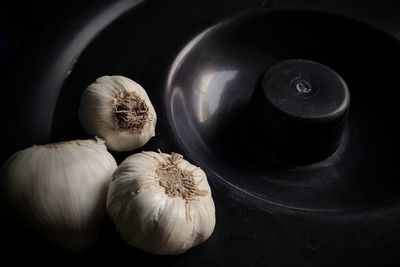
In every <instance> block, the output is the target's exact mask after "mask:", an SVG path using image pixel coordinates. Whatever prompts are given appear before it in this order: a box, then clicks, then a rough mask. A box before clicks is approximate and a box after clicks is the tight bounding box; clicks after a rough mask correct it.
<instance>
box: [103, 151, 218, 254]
mask: <svg viewBox="0 0 400 267" xmlns="http://www.w3.org/2000/svg"><path fill="white" fill-rule="evenodd" d="M107 211H108V214H109V215H110V217H111V219H112V220H113V221H114V223H115V224H116V227H117V231H118V232H119V233H120V236H121V238H122V239H123V240H125V241H126V242H127V243H128V244H129V245H131V246H134V247H137V248H140V249H143V250H145V251H148V252H151V253H155V254H169V255H177V254H181V253H183V252H185V251H187V250H188V249H190V248H191V247H193V246H196V245H198V244H200V243H202V242H204V241H205V240H207V239H208V238H209V237H210V235H211V234H212V232H213V230H214V227H215V206H214V202H213V199H212V197H211V189H210V187H209V185H208V182H207V177H206V174H205V173H204V172H203V171H202V170H201V169H200V168H198V167H196V166H194V165H192V164H190V163H189V162H187V161H186V160H184V159H183V158H182V156H180V155H178V154H175V153H173V154H172V155H168V154H164V153H160V154H159V153H155V152H142V153H138V154H134V155H132V156H130V157H128V158H127V159H126V160H125V161H124V162H123V163H121V165H120V166H119V167H118V168H117V170H116V171H115V173H114V176H113V179H112V181H111V183H110V187H109V191H108V196H107Z"/></svg>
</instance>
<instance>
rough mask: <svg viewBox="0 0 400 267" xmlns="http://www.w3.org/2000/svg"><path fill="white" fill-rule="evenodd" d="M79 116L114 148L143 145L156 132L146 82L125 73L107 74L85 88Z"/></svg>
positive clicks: (90, 131) (88, 130)
mask: <svg viewBox="0 0 400 267" xmlns="http://www.w3.org/2000/svg"><path fill="white" fill-rule="evenodd" d="M79 120H80V122H81V125H82V128H83V129H84V130H85V132H86V133H87V134H89V135H91V136H100V137H102V138H104V139H105V140H106V145H107V147H108V148H109V149H111V150H114V151H130V150H134V149H137V148H139V147H142V146H143V145H144V144H146V143H147V142H148V141H149V140H150V138H152V137H153V136H155V126H156V121H157V115H156V112H155V110H154V107H153V105H152V103H151V101H150V99H149V97H148V95H147V93H146V91H145V90H144V89H143V87H142V86H140V85H139V84H138V83H136V82H134V81H132V80H131V79H128V78H126V77H123V76H103V77H100V78H98V79H97V80H96V81H95V82H94V83H92V84H91V85H89V87H88V88H86V89H85V90H84V92H83V93H82V97H81V103H80V107H79Z"/></svg>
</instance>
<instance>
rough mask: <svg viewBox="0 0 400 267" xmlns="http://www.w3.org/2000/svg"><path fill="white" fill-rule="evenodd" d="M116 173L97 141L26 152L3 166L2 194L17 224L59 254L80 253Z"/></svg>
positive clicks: (99, 216)
mask: <svg viewBox="0 0 400 267" xmlns="http://www.w3.org/2000/svg"><path fill="white" fill-rule="evenodd" d="M116 168H117V164H116V162H115V160H114V158H113V156H112V155H111V154H110V153H109V152H108V151H107V148H106V146H105V144H104V141H103V140H100V139H96V140H76V141H70V142H63V143H54V144H49V145H43V146H32V147H30V148H27V149H24V150H21V151H19V152H17V153H15V154H14V155H13V156H11V158H10V159H9V160H8V161H7V162H6V163H5V165H4V167H3V169H2V190H4V192H3V193H4V195H5V198H6V202H7V204H8V206H9V207H10V208H11V209H12V211H13V212H14V213H15V215H16V216H17V217H18V219H20V220H21V221H22V222H23V223H25V224H27V225H28V226H30V227H32V228H33V229H34V230H36V231H37V232H38V233H39V235H41V236H42V237H43V238H45V239H47V240H49V241H50V242H52V243H54V244H56V245H58V246H59V247H61V248H62V249H64V250H68V251H82V250H85V249H87V248H88V247H89V246H90V245H92V244H93V243H94V242H95V240H96V237H97V232H98V229H99V226H100V224H101V223H102V221H103V219H104V218H105V216H106V196H107V189H108V184H109V181H110V180H111V177H112V175H113V173H114V171H115V169H116Z"/></svg>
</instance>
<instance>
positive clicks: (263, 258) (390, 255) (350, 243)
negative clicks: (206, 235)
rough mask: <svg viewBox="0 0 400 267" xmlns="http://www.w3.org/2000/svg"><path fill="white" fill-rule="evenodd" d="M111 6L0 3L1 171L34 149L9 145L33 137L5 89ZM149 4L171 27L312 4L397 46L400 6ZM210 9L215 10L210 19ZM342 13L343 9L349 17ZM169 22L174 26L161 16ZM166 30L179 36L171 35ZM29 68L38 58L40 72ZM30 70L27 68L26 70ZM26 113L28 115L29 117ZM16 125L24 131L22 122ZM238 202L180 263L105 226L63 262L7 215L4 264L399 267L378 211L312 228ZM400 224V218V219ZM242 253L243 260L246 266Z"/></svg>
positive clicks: (227, 199) (394, 240)
mask: <svg viewBox="0 0 400 267" xmlns="http://www.w3.org/2000/svg"><path fill="white" fill-rule="evenodd" d="M109 2H111V1H1V3H0V79H1V80H0V81H1V82H0V90H1V91H0V93H1V94H2V100H3V103H2V104H1V107H0V111H2V113H1V117H0V119H1V120H2V121H4V122H6V123H5V124H4V125H3V126H2V127H0V129H1V131H2V133H1V137H2V141H1V143H0V144H1V147H2V149H1V153H0V163H3V161H4V160H5V159H7V158H8V157H9V156H10V155H11V154H12V153H13V152H15V151H16V150H18V149H22V148H23V147H26V146H28V145H31V144H32V140H29V139H23V140H20V142H19V141H15V140H13V141H11V142H10V140H12V139H13V138H18V136H19V135H18V133H17V132H18V131H29V129H24V128H23V127H22V128H21V129H18V130H16V129H14V128H11V129H10V125H13V124H12V123H11V122H12V120H13V113H14V112H15V111H13V106H12V105H10V104H9V102H11V103H12V101H8V98H9V97H11V96H12V97H16V95H15V94H14V93H13V92H8V90H13V89H12V87H11V86H9V85H11V83H12V82H13V81H15V80H16V79H18V78H20V79H21V80H22V81H24V80H25V77H27V76H32V75H36V74H37V75H40V71H41V66H42V62H43V61H46V60H49V57H51V56H49V55H56V54H53V53H55V51H52V50H51V47H52V42H53V40H54V43H55V46H56V45H57V46H58V47H60V46H59V42H60V40H62V38H61V39H60V36H62V35H63V31H66V29H68V32H69V33H70V32H73V31H74V30H75V28H74V27H79V25H81V23H82V21H83V20H84V18H85V17H86V16H89V15H90V14H92V13H94V12H96V11H97V10H100V9H101V8H102V7H104V6H107V5H109ZM152 2H153V3H155V4H154V5H155V6H157V5H158V6H161V9H164V10H161V9H160V10H154V12H156V13H157V12H158V13H160V14H161V13H163V11H165V13H169V14H170V16H171V19H173V18H175V19H176V18H177V17H179V10H180V8H181V6H182V9H183V10H185V8H186V9H188V8H189V6H191V5H192V3H193V6H194V7H193V8H198V9H199V12H201V11H203V12H208V13H210V14H211V15H210V14H209V16H210V17H212V16H215V17H218V16H225V15H227V14H229V13H230V12H235V11H239V10H241V9H242V8H246V7H247V6H248V5H250V4H248V3H252V4H254V5H256V4H258V5H260V6H264V7H278V6H280V5H282V6H285V7H298V6H302V4H304V3H307V4H309V5H316V6H319V7H320V8H321V7H323V8H327V9H329V10H331V11H337V12H338V13H341V14H351V15H352V16H353V17H356V18H357V19H358V20H359V21H363V22H366V23H369V24H373V25H374V26H375V27H377V28H379V29H381V30H383V31H385V32H387V33H390V34H391V35H393V36H396V37H397V38H400V19H399V16H400V1H395V0H385V1H382V0H379V1H362V0H353V1H348V0H347V1H346V0H336V1H334V0H327V1H321V0H319V1H317V0H314V1H313V0H307V1H279V0H272V1H271V0H270V1H261V0H260V1H253V0H248V1H244V0H242V1H239V0H234V1H208V0H206V1H166V0H164V3H165V4H161V3H163V1H152ZM183 2H186V3H183ZM200 2H204V4H200ZM168 3H172V4H171V5H169V4H168ZM207 5H208V6H209V7H211V6H213V8H211V9H210V8H208V9H207V8H206V6H207ZM344 6H346V8H343V7H344ZM163 17H164V18H166V17H168V16H167V15H163ZM144 19H145V18H144ZM195 20H196V24H194V25H189V26H186V27H187V28H188V29H189V28H190V27H192V28H193V29H195V30H200V29H202V28H204V27H205V26H207V23H209V21H203V20H202V19H201V13H199V14H198V18H196V19H195ZM169 30H170V31H171V32H173V29H169ZM32 54H36V57H32ZM41 57H43V61H42V60H41ZM32 58H35V61H34V62H32ZM27 59H29V60H27ZM26 61H28V62H29V64H25V62H26ZM26 81H27V84H26V87H27V88H29V87H30V84H29V81H30V79H26ZM19 112H21V111H19ZM22 112H29V109H28V108H27V110H23V111H22ZM13 123H15V122H13ZM16 124H19V125H23V123H21V122H17V123H16ZM28 135H29V133H25V136H28ZM21 136H24V135H21ZM217 192H218V191H217ZM240 197H241V196H238V195H237V194H236V193H232V192H228V193H227V194H226V195H225V196H222V195H219V196H216V203H218V204H217V208H218V207H219V208H220V211H219V213H218V214H217V216H218V217H217V221H218V224H219V228H217V229H216V231H215V233H214V235H213V237H212V238H211V239H210V241H209V243H208V245H207V246H200V247H198V248H195V249H193V250H190V251H189V252H188V253H186V254H185V255H183V256H181V257H156V256H153V255H148V254H146V253H142V252H139V251H137V250H135V249H132V248H130V247H128V246H126V245H125V244H124V243H123V242H122V241H121V240H120V239H119V238H118V236H117V235H116V234H115V233H114V232H113V231H112V229H113V227H112V224H111V223H110V222H108V221H107V222H106V223H105V224H104V231H103V234H102V236H101V237H100V240H102V241H101V242H100V243H99V244H98V245H97V247H95V248H93V249H92V250H91V251H89V252H88V253H87V254H85V255H76V254H68V253H62V252H60V251H58V250H57V249H56V248H54V247H53V246H51V245H49V244H47V243H46V242H44V241H41V240H40V239H38V238H37V237H35V236H34V235H33V234H32V233H31V232H30V231H28V230H26V229H25V228H24V227H22V226H20V225H19V224H18V223H17V222H15V221H14V220H12V219H10V217H9V215H8V214H7V213H2V216H1V220H2V223H1V224H0V227H1V228H0V231H3V234H2V237H1V240H0V246H1V250H0V264H1V265H3V266H8V265H11V264H12V262H14V263H16V264H23V265H29V264H31V263H32V264H38V263H39V264H44V265H47V264H53V265H54V264H56V265H65V266H71V265H74V266H76V265H84V264H90V265H99V264H122V263H124V262H126V263H128V264H129V265H135V264H136V265H137V264H140V263H139V262H140V261H145V262H144V263H162V264H163V265H179V266H188V265H195V266H204V265H205V264H209V263H210V262H211V263H213V265H215V266H221V265H225V266H227V265H229V266H262V265H267V266H297V265H302V266H312V265H314V266H321V264H322V263H323V265H324V266H355V265H357V263H358V262H359V261H360V262H362V265H363V266H368V265H370V266H388V265H390V264H392V265H394V266H398V264H399V256H397V255H398V249H399V248H400V246H399V240H400V234H399V232H400V231H399V228H400V227H398V225H400V224H397V225H396V220H391V221H387V220H386V218H385V216H389V215H390V214H391V212H389V211H387V210H382V211H377V214H371V215H370V217H369V216H366V217H363V216H360V217H357V216H349V217H348V218H346V217H343V218H331V217H323V216H322V218H320V217H318V218H316V217H312V216H311V217H309V216H308V215H307V214H300V213H296V212H292V211H282V210H276V209H274V208H271V209H269V210H268V211H267V212H265V210H262V209H259V208H258V206H257V205H253V204H251V205H250V204H249V205H247V204H243V202H242V201H241V198H240ZM221 208H224V210H222V209H221ZM392 215H393V214H392ZM398 215H399V214H398V211H397V213H396V216H398ZM350 217H351V218H350ZM333 221H335V222H334V223H333ZM397 222H400V220H397ZM354 225H356V227H354ZM338 229H339V230H338ZM255 233H258V234H257V235H256V234H255ZM104 240H106V242H105V241H104ZM270 240H271V242H270ZM244 251H245V252H246V253H243V255H245V256H241V255H240V254H241V253H242V252H244ZM233 253H237V255H233ZM363 255H365V258H363ZM231 258H232V259H235V260H231ZM2 261H3V262H2ZM1 262H2V263H1Z"/></svg>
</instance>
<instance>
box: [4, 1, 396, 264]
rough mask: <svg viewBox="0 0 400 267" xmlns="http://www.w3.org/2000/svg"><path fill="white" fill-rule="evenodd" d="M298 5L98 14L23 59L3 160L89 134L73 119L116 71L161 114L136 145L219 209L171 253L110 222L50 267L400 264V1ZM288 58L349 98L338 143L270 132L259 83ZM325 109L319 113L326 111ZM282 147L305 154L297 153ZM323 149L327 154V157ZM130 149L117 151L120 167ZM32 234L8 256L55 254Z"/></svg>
mask: <svg viewBox="0 0 400 267" xmlns="http://www.w3.org/2000/svg"><path fill="white" fill-rule="evenodd" d="M298 2H299V1H289V0H287V1H238V0H236V1H219V2H218V3H214V2H213V1H202V2H201V3H193V2H190V3H189V1H179V0H173V1H145V2H140V1H137V2H135V1H119V2H114V3H111V4H101V5H100V4H99V5H98V6H97V7H96V8H94V9H91V10H90V12H89V11H88V12H87V13H84V12H82V13H84V15H83V14H82V16H79V17H77V18H76V19H74V20H71V21H68V22H66V25H65V31H62V30H60V29H59V30H58V32H53V33H51V34H49V35H47V36H44V37H43V38H42V39H41V40H38V42H37V44H36V45H34V46H32V47H31V48H30V50H29V51H27V52H26V56H25V57H24V58H23V60H22V61H21V62H19V63H18V64H17V67H18V69H17V70H15V71H14V74H15V76H14V77H11V78H10V81H11V82H10V84H9V88H12V90H10V91H9V92H10V93H8V95H7V99H9V105H7V107H6V108H5V109H7V110H9V109H10V108H11V107H12V110H13V111H14V112H13V113H11V114H10V117H9V121H8V124H9V125H10V131H9V132H8V133H6V134H9V136H8V138H7V143H6V144H4V147H5V151H6V152H7V153H8V155H9V154H10V153H12V152H14V151H16V150H17V149H21V148H23V147H26V146H30V145H32V144H34V143H36V144H38V143H47V142H50V141H58V140H69V139H74V138H85V134H84V133H83V131H82V129H81V128H80V125H79V122H78V120H77V116H76V114H77V110H78V106H79V99H80V94H81V92H82V91H83V90H84V89H85V88H86V87H87V86H88V85H89V84H90V83H91V82H92V81H94V80H95V79H96V78H97V77H99V76H102V75H124V76H127V77H129V78H131V79H133V80H135V81H137V82H139V83H140V84H142V85H143V87H144V88H146V89H147V91H148V93H149V96H150V98H151V100H152V102H153V103H154V105H155V108H156V111H157V115H158V117H159V120H158V124H157V129H156V132H157V135H156V137H154V138H153V139H152V140H151V141H150V142H149V143H148V144H147V145H146V146H145V147H144V148H143V149H140V150H156V149H161V150H162V151H165V152H172V151H174V152H179V153H181V154H183V155H184V157H185V158H187V159H188V160H190V161H192V162H193V163H195V164H197V165H199V166H201V167H202V168H203V169H204V170H205V171H206V173H207V175H208V177H209V181H210V184H211V186H212V189H213V196H214V199H215V204H216V210H217V225H216V229H215V232H214V233H213V235H212V236H211V238H210V239H209V240H208V241H207V242H206V243H204V244H202V245H200V246H198V247H196V248H193V249H191V250H190V251H189V252H187V253H186V254H184V255H182V256H179V257H159V256H155V255H150V254H146V253H143V252H141V251H139V250H136V249H134V248H130V247H128V246H127V245H125V244H124V243H123V242H122V241H121V240H120V239H119V238H118V235H117V233H115V232H112V225H111V224H109V225H106V226H105V227H104V230H103V232H102V235H101V237H100V239H99V241H98V244H97V245H96V246H95V247H94V248H93V249H92V250H91V251H90V252H89V253H87V254H85V255H81V256H76V255H75V256H73V255H66V254H63V253H61V252H54V254H53V256H51V257H50V258H51V259H53V258H54V259H59V258H64V259H65V258H67V257H70V256H71V257H70V258H69V259H73V260H79V261H83V262H86V261H90V262H102V263H104V262H110V263H115V262H119V261H128V260H129V259H131V258H136V259H141V260H148V261H150V262H164V263H165V264H174V265H176V266H186V265H188V264H189V263H190V264H192V265H194V266H204V265H205V264H208V265H215V266H216V265H234V266H237V265H245V266H249V265H251V266H253V265H254V266H257V265H272V266H275V265H278V266H286V265H304V266H323V265H324V266H326V265H332V264H333V265H335V266H337V265H355V264H363V265H381V264H387V263H399V262H398V258H397V251H398V249H399V248H400V229H399V228H398V227H397V225H398V224H399V223H400V203H399V202H398V200H399V196H400V182H399V180H398V171H397V168H396V165H395V164H396V157H395V155H396V152H397V151H398V147H399V146H398V138H397V137H398V136H399V133H398V128H397V127H396V121H397V105H396V104H397V102H398V100H397V97H396V96H397V94H396V93H397V87H398V83H399V81H398V77H399V75H398V72H399V68H396V67H394V66H396V65H397V64H398V62H400V43H399V38H400V36H399V31H398V29H400V17H398V16H397V14H398V12H400V6H399V4H395V3H394V1H392V2H391V1H387V2H391V4H392V5H390V4H387V5H384V4H380V1H372V3H371V4H370V5H369V6H364V5H363V1H353V2H352V3H347V2H346V1H324V2H323V3H322V2H321V3H319V1H308V3H298ZM71 25H72V26H73V27H71ZM67 29H69V30H67ZM71 29H74V30H71ZM293 60H294V61H295V62H298V60H301V61H302V62H315V64H318V66H324V67H321V68H323V71H324V73H327V72H330V70H332V71H333V72H332V73H335V75H336V74H337V75H338V76H337V77H340V81H343V84H341V83H340V84H341V85H343V87H342V88H345V89H343V90H348V91H349V93H350V95H351V97H350V98H351V101H349V100H348V99H347V100H343V99H345V98H343V97H342V96H343V94H340V95H339V96H338V97H337V99H340V101H344V102H346V101H349V103H348V102H346V105H348V106H346V112H345V113H344V112H343V114H345V115H343V116H342V115H340V116H338V118H339V117H340V138H338V136H339V135H338V136H336V132H337V131H336V130H335V131H336V132H332V131H331V130H329V132H325V131H323V133H324V134H321V135H315V136H312V138H311V137H310V135H309V134H305V133H311V132H313V131H309V132H307V131H308V130H307V131H305V132H302V131H297V130H298V129H299V128H298V125H299V124H298V120H296V123H294V124H293V123H292V122H291V121H290V123H289V121H286V122H287V123H286V122H285V125H289V124H290V127H291V128H290V129H291V131H290V133H291V134H290V135H288V136H289V137H288V136H285V137H282V136H280V135H279V134H272V136H269V133H270V132H271V131H270V129H272V130H274V129H275V130H276V128H279V127H281V126H282V125H281V124H279V125H278V126H277V125H275V126H276V127H272V126H271V125H272V124H271V121H270V120H269V119H268V118H270V116H271V115H270V114H269V113H267V112H265V110H263V109H262V108H260V105H261V106H265V103H264V104H260V103H259V102H257V101H258V100H257V99H260V98H263V97H265V95H257V92H258V93H260V92H261V89H262V88H261V87H262V86H263V81H262V79H263V77H264V78H265V77H266V76H265V75H267V78H265V79H269V80H268V82H269V83H270V84H274V85H276V84H279V86H281V84H282V80H278V82H276V81H277V79H278V78H274V79H272V78H271V77H270V76H268V75H269V74H268V73H270V72H271V71H274V70H276V69H280V68H281V67H282V65H279V64H282V62H283V64H286V63H287V62H289V63H290V64H289V65H290V67H289V68H292V67H293V69H296V68H297V67H296V66H294V65H291V63H292V62H293ZM39 62H40V64H39ZM285 62H286V63H285ZM296 64H297V63H296ZM312 64H314V63H312ZM285 66H286V65H285ZM328 69H329V70H328ZM296 71H297V69H296ZM265 73H267V74H265ZM280 73H282V71H281V69H280ZM288 73H289V74H290V71H288ZM289 74H287V75H286V76H285V77H289V76H290V75H289ZM263 75H264V76H263ZM288 75H289V76H288ZM21 77H23V79H21ZM274 77H275V76H274ZM285 77H284V78H282V79H283V81H285V79H286V78H285ZM304 77H306V76H304ZM307 77H308V76H307ZM310 77H311V76H310ZM337 77H336V78H332V77H331V78H332V79H337V80H336V81H339V78H337ZM279 79H280V78H279ZM292 80H293V79H292ZM292 80H291V81H292ZM298 80H299V79H297V80H295V81H298ZM300 80H301V83H296V84H295V85H294V86H295V87H293V88H297V90H300V91H299V92H300V93H304V92H306V93H308V92H311V91H307V90H308V89H310V88H308V86H311V87H312V86H314V87H315V85H313V84H314V83H316V82H315V81H311V82H310V83H308V81H303V80H302V79H300ZM329 81H331V80H329ZM317 82H318V83H321V82H324V83H326V79H325V80H323V81H321V80H318V81H317ZM290 84H293V82H292V83H290ZM327 84H331V83H329V82H328V83H327ZM260 86H261V87H260ZM290 86H292V85H290ZM296 86H297V87H296ZM299 86H300V87H299ZM257 90H258V91H257ZM290 90H291V89H290ZM343 92H344V91H343ZM321 94H322V93H321ZM285 96H286V95H285ZM330 96H332V95H330ZM280 97H281V96H280ZM331 98H332V97H331ZM350 98H349V99H350ZM281 99H282V98H279V101H280V100H281ZM324 99H325V98H324ZM296 101H297V100H296ZM299 101H303V100H299ZM307 101H308V100H307ZM324 101H325V100H324ZM274 103H275V102H274ZM277 103H278V104H276V103H275V104H276V106H279V105H281V104H282V103H283V102H282V101H281V102H277ZM285 103H286V102H285ZM290 103H292V102H290ZM321 103H323V104H324V105H320V109H319V110H323V111H324V112H325V110H327V108H326V105H327V104H326V103H325V102H321ZM282 105H283V106H284V107H285V108H287V106H285V104H284V103H283V104H282ZM279 107H281V106H279ZM3 108H4V107H3ZM283 109H284V108H283ZM286 111H287V110H286ZM289 111H290V112H291V111H293V110H289ZM314 111H315V110H313V112H314ZM296 112H297V111H296ZM318 112H319V111H318ZM341 114H342V113H341ZM292 115H293V114H292ZM272 116H273V115H272ZM285 118H286V117H285ZM335 118H336V117H335ZM302 119H304V118H302ZM337 121H338V120H337ZM337 121H335V123H334V124H329V127H328V128H329V129H331V128H332V127H333V126H332V125H335V127H336V125H337V123H336V122H337ZM272 123H273V122H272ZM313 123H314V122H313ZM300 124H301V126H302V127H304V129H305V128H306V127H308V126H307V125H308V124H304V123H303V122H301V123H300ZM324 125H325V124H324ZM11 126H12V127H11ZM314 126H315V125H314V124H313V126H312V127H314ZM331 126H332V127H331ZM285 127H286V126H285ZM317 127H320V126H317ZM324 127H325V128H323V129H328V128H327V127H326V126H324ZM307 129H308V128H307ZM312 129H314V128H312ZM321 129H322V128H318V130H321ZM323 129H322V130H323ZM335 129H337V128H335ZM322 130H321V131H322ZM272 132H273V131H272ZM333 135H334V137H332V136H333ZM325 136H326V137H325ZM281 137H282V138H281ZM269 138H275V139H276V140H277V142H268V140H272V139H269ZM284 138H286V139H284ZM288 138H289V139H288ZM275 139H273V140H275ZM316 139H318V140H319V141H318V142H314V141H315V140H316ZM266 140H267V141H266ZM291 140H292V141H293V140H295V141H294V142H293V143H291ZM288 143H290V144H294V145H296V144H299V146H298V147H297V146H296V149H297V150H293V145H290V146H288V145H287V144H288ZM326 143H330V144H333V145H332V146H331V147H333V148H334V149H331V148H329V147H326V148H324V146H325V144H326ZM274 144H278V145H275V149H276V151H277V153H280V152H282V151H284V153H283V152H282V154H283V155H287V153H290V151H294V152H293V153H294V154H293V155H295V156H293V157H291V158H290V159H291V160H293V159H297V158H299V157H300V158H303V156H304V155H309V154H313V153H314V152H315V151H317V150H318V151H317V152H321V151H322V152H324V153H325V152H326V153H325V154H326V155H325V154H324V156H323V157H320V158H318V159H315V158H312V159H311V160H310V161H307V162H303V161H301V160H300V161H299V162H296V161H294V163H293V162H292V161H290V162H284V164H277V163H276V162H274V161H273V160H272V161H271V160H269V159H270V158H269V156H271V154H269V153H268V151H269V148H270V147H272V146H274ZM285 146H287V147H285ZM321 147H322V148H323V149H322V150H321V149H320V148H321ZM280 148H282V149H280ZM307 148H310V150H309V151H306V152H304V151H305V150H306V149H307ZM296 151H297V152H299V151H300V152H299V154H296V153H297V152H296ZM327 151H328V152H329V151H330V152H329V153H328V152H327ZM331 152H332V153H331ZM129 154H130V153H114V156H115V157H116V158H117V160H118V161H119V162H120V161H122V160H123V159H124V158H125V157H126V156H128V155H129ZM266 154H267V155H266ZM4 155H6V153H4ZM274 155H275V154H274ZM274 155H272V156H274ZM286 163H288V164H286ZM9 224H10V223H9ZM10 227H12V228H15V227H13V226H10ZM13 231H15V230H14V229H13ZM13 231H11V232H10V233H11V234H10V235H13V234H12V233H13ZM110 231H111V233H110ZM29 238H30V239H29V240H28V241H27V238H26V236H24V235H17V238H11V237H10V238H8V239H10V240H8V239H7V240H8V242H10V246H9V248H8V250H9V251H12V250H13V249H16V248H17V247H18V248H19V249H20V250H22V252H23V253H24V254H30V255H33V254H35V253H38V251H43V250H44V249H50V248H49V246H48V245H47V244H43V243H39V245H37V244H38V242H39V241H38V240H37V238H35V237H33V236H29ZM24 242H25V244H26V245H22V246H21V245H20V244H21V243H24ZM17 244H18V245H17ZM33 244H35V245H34V246H33V248H32V245H33ZM42 253H43V252H42ZM20 260H21V261H22V262H24V260H26V259H20ZM41 260H43V259H40V260H39V259H38V261H41Z"/></svg>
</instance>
